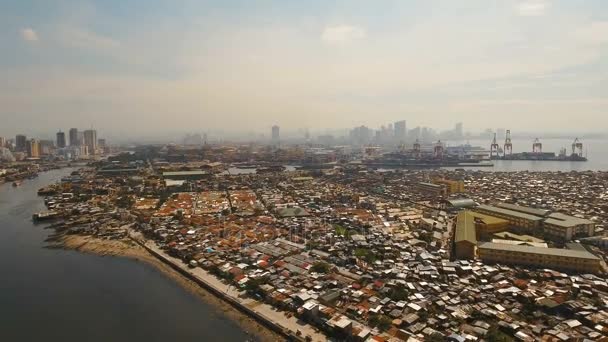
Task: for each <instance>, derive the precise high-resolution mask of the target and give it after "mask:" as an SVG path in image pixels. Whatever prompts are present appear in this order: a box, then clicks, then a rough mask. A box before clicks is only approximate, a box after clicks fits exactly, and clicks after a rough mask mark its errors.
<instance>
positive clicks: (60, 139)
mask: <svg viewBox="0 0 608 342" xmlns="http://www.w3.org/2000/svg"><path fill="white" fill-rule="evenodd" d="M57 147H58V148H64V147H65V133H63V132H62V131H59V132H57Z"/></svg>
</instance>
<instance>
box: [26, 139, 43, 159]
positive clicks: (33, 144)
mask: <svg viewBox="0 0 608 342" xmlns="http://www.w3.org/2000/svg"><path fill="white" fill-rule="evenodd" d="M26 151H27V156H28V157H29V158H39V157H40V142H39V141H38V140H36V139H30V140H28V141H27V142H26Z"/></svg>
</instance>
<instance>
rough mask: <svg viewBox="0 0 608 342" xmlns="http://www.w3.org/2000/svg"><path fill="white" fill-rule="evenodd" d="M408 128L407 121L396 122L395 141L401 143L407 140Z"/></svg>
mask: <svg viewBox="0 0 608 342" xmlns="http://www.w3.org/2000/svg"><path fill="white" fill-rule="evenodd" d="M406 132H407V126H406V125H405V120H401V121H397V122H395V141H396V142H398V143H401V142H403V141H404V140H405V137H406Z"/></svg>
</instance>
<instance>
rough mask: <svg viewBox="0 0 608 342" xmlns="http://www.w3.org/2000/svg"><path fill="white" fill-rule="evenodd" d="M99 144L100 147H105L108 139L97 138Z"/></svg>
mask: <svg viewBox="0 0 608 342" xmlns="http://www.w3.org/2000/svg"><path fill="white" fill-rule="evenodd" d="M97 145H98V146H99V147H100V148H104V147H106V139H97Z"/></svg>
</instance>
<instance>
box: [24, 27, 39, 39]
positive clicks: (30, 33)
mask: <svg viewBox="0 0 608 342" xmlns="http://www.w3.org/2000/svg"><path fill="white" fill-rule="evenodd" d="M21 38H22V39H23V40H25V41H28V42H37V41H38V33H36V31H34V30H33V29H32V28H31V27H26V28H23V29H21Z"/></svg>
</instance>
